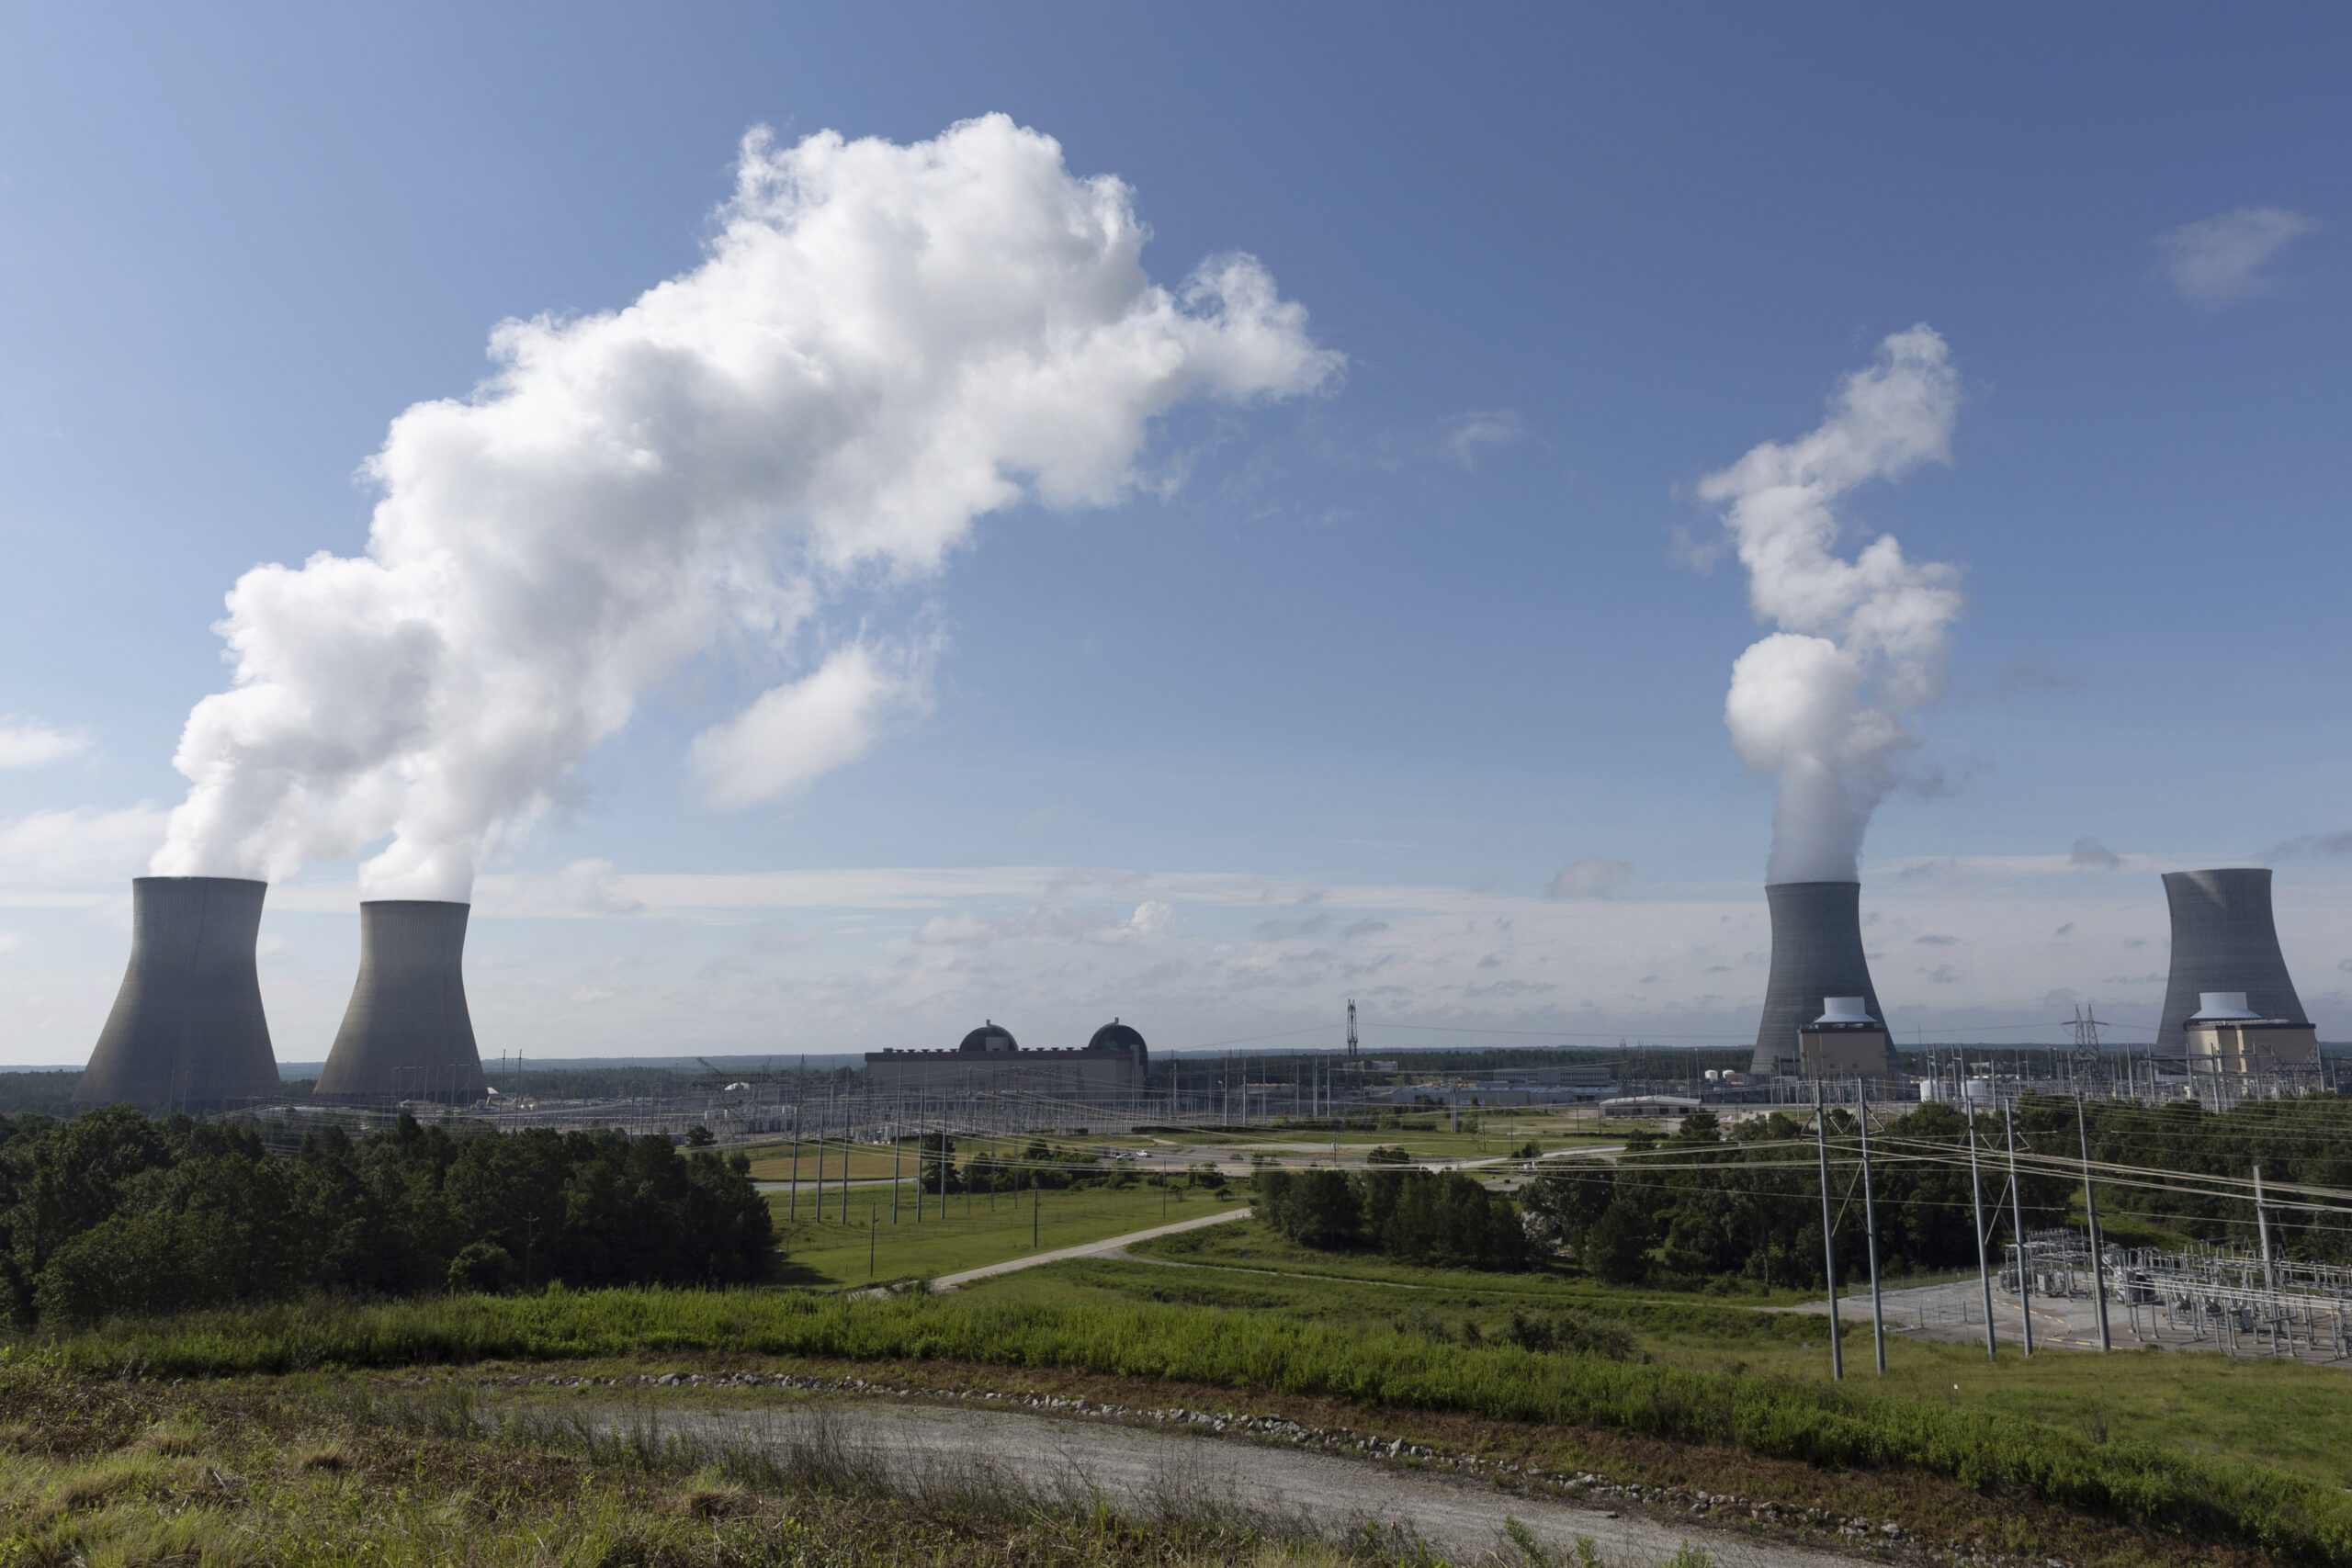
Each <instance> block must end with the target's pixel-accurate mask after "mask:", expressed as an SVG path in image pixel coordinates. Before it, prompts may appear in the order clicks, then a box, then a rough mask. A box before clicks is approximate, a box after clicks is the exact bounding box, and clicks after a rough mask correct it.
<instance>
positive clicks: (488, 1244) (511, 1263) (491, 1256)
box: [449, 1241, 522, 1296]
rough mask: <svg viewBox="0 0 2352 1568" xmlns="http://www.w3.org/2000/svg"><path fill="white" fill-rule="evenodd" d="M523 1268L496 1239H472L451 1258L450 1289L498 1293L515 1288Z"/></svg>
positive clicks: (490, 1293)
mask: <svg viewBox="0 0 2352 1568" xmlns="http://www.w3.org/2000/svg"><path fill="white" fill-rule="evenodd" d="M521 1275H522V1270H521V1269H517V1268H515V1259H514V1258H511V1257H510V1256H508V1254H507V1251H506V1249H505V1248H504V1247H501V1246H499V1245H498V1244H497V1243H496V1242H494V1241H469V1242H468V1243H466V1245H465V1246H463V1247H459V1248H458V1256H457V1257H455V1258H451V1259H449V1288H450V1289H451V1290H453V1291H471V1292H475V1293H477V1294H480V1295H491V1296H494V1295H497V1294H499V1293H501V1292H505V1291H511V1290H513V1289H514V1288H515V1281H516V1280H518V1279H519V1278H521Z"/></svg>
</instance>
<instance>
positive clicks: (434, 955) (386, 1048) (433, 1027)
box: [311, 898, 489, 1105]
mask: <svg viewBox="0 0 2352 1568" xmlns="http://www.w3.org/2000/svg"><path fill="white" fill-rule="evenodd" d="M470 912H471V907H470V906H469V905H465V904H455V903H448V902H444V901H442V900H438V899H426V898H379V899H374V900H371V901H369V902H368V903H364V904H362V905H360V906H359V979H358V981H357V983H356V984H355V985H354V986H353V987H351V1005H350V1006H349V1007H348V1008H346V1009H345V1010H344V1014H343V1027H342V1028H341V1029H339V1030H337V1031H335V1036H334V1049H333V1050H331V1051H329V1052H328V1053H327V1061H326V1066H324V1067H322V1068H321V1069H320V1071H319V1083H318V1088H317V1089H314V1090H312V1091H311V1099H313V1100H323V1101H326V1102H327V1103H329V1104H340V1105H369V1104H385V1103H389V1102H390V1101H394V1100H439V1101H442V1102H444V1103H457V1104H469V1103H471V1102H472V1101H474V1100H480V1099H481V1098H482V1096H483V1095H484V1094H486V1093H487V1092H489V1083H488V1080H486V1079H485V1078H484V1077H482V1071H481V1053H480V1052H479V1051H478V1050H476V1049H475V1046H474V1025H473V1019H472V1016H471V1015H470V1014H469V1012H468V1011H467V1010H466V978H465V955H466V918H467V916H468V915H469V913H470Z"/></svg>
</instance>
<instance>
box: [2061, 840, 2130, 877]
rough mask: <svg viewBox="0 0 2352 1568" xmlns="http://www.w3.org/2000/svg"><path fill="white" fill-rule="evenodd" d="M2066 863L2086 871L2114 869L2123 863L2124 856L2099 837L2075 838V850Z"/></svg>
mask: <svg viewBox="0 0 2352 1568" xmlns="http://www.w3.org/2000/svg"><path fill="white" fill-rule="evenodd" d="M2066 863H2067V864H2068V865H2071V866H2077V867H2080V868H2081V869H2082V870H2084V871H2113V870H2114V869H2115V868H2116V867H2117V866H2119V865H2121V864H2122V863H2123V857H2122V856H2121V855H2120V854H2117V853H2116V852H2114V851H2113V850H2110V849H2109V848H2108V847H2107V846H2106V845H2105V844H2102V843H2100V842H2099V841H2098V840H2097V839H2091V838H2083V839H2076V840H2075V852H2074V853H2072V854H2070V855H2068V856H2067V857H2066Z"/></svg>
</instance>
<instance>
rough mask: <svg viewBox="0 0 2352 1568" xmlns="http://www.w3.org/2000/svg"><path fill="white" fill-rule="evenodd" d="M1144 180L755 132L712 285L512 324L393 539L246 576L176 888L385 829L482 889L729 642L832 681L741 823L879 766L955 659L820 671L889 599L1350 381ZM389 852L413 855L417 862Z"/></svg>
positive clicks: (705, 763)
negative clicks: (818, 784) (759, 804)
mask: <svg viewBox="0 0 2352 1568" xmlns="http://www.w3.org/2000/svg"><path fill="white" fill-rule="evenodd" d="M1145 239H1146V231H1145V230H1144V227H1143V225H1142V223H1141V222H1140V220H1138V219H1137V217H1136V212H1135V208H1134V202H1133V198H1132V194H1131V193H1130V191H1129V190H1128V189H1127V187H1126V186H1125V185H1123V184H1121V183H1120V182H1119V181H1118V180H1116V179H1114V178H1111V177H1108V176H1095V177H1091V178H1080V177H1078V176H1076V175H1072V174H1071V173H1070V172H1069V170H1068V169H1067V168H1066V167H1065V165H1064V164H1063V162H1062V155H1061V149H1060V147H1059V146H1058V145H1057V143H1055V142H1054V141H1052V140H1051V139H1050V138H1047V137H1045V136H1042V135H1039V134H1038V133H1036V132H1035V131H1032V130H1023V129H1022V128H1020V127H1017V126H1015V125H1014V124H1013V123H1012V121H1011V120H1009V119H1006V118H1003V117H1001V116H990V117H987V118H980V119H975V120H969V121H966V122H964V123H962V124H960V125H957V126H956V127H954V128H953V129H951V130H948V131H946V132H945V133H944V134H943V135H941V136H940V137H939V138H937V139H936V140H934V141H926V142H921V143H918V144H915V145H912V146H899V145H895V144H892V143H890V142H887V141H876V140H868V141H843V140H842V138H841V137H839V136H836V135H833V134H831V133H830V132H827V133H821V134H819V135H815V136H811V137H809V138H808V139H807V140H805V141H800V142H799V143H797V145H794V146H790V147H779V146H777V145H775V144H774V143H773V142H772V141H770V139H769V138H768V136H767V135H766V134H765V133H764V132H755V133H754V134H752V135H751V136H749V137H747V138H746V139H745V141H744V142H743V146H742V150H741V160H740V162H739V164H738V166H737V174H736V188H735V193H734V196H733V197H732V198H731V199H730V200H729V202H728V203H727V204H726V205H725V206H724V207H723V208H722V209H720V211H719V213H718V236H717V237H716V238H715V239H714V240H713V241H712V242H711V243H710V246H709V251H708V254H707V257H706V259H705V260H704V261H703V262H702V264H701V265H698V266H696V267H695V268H694V269H693V270H692V271H690V272H687V273H685V274H684V275H682V276H678V277H675V278H673V279H671V280H670V281H668V282H666V283H663V284H661V285H660V286H658V287H656V288H651V289H650V290H648V291H647V292H646V293H645V294H643V295H642V296H640V297H639V299H637V300H636V301H635V302H634V303H632V304H630V305H628V306H627V307H626V308H624V309H622V310H611V311H605V312H601V313H598V314H594V315H589V316H583V317H578V318H571V319H562V320H559V319H556V318H552V317H544V316H543V317H539V318H537V319H534V320H531V321H507V322H504V323H503V324H502V325H501V326H499V327H498V328H497V329H496V331H495V332H494V333H492V344H491V346H492V355H493V358H494V359H495V361H496V364H497V369H496V372H495V373H494V374H493V375H492V378H490V379H489V380H488V381H487V382H486V383H484V384H483V385H482V386H481V388H480V389H478V390H477V391H476V392H475V393H474V395H473V396H471V397H470V398H467V399H464V400H457V399H447V400H439V401H435V402H426V403H419V404H417V405H415V406H414V407H413V408H411V409H409V410H408V411H407V412H404V413H402V414H401V416H400V417H399V418H398V419H396V420H395V421H393V423H392V426H391V430H390V434H389V436H388V437H387V438H386V440H385V442H384V445H383V446H382V448H381V449H380V450H379V451H378V452H377V453H376V455H375V456H374V457H371V458H370V459H368V464H367V468H366V471H367V473H368V477H369V478H370V479H372V480H373V481H374V482H375V483H376V485H377V486H378V487H379V490H380V491H381V499H380V501H379V503H378V504H377V507H376V510H375V513H374V517H373V519H372V522H371V524H370V527H369V533H368V550H367V554H366V555H365V556H363V557H360V558H338V557H335V556H332V555H326V554H320V555H316V556H313V557H311V558H310V559H309V560H308V561H306V562H304V563H303V564H302V565H301V566H300V567H286V566H265V567H260V568H257V569H255V570H253V571H250V572H248V573H246V574H245V576H244V577H243V578H242V579H240V580H239V581H238V582H237V584H236V586H235V588H234V589H233V590H232V592H230V594H229V598H228V606H229V615H228V618H227V620H226V621H225V622H224V623H223V624H222V628H221V629H222V632H223V635H224V636H225V637H227V639H228V643H229V648H230V652H231V655H232V659H233V660H234V663H235V667H236V675H235V682H234V684H233V686H232V689H231V690H229V691H227V692H224V693H221V694H217V695H214V696H210V697H207V698H205V699H204V700H203V701H202V702H201V703H199V704H198V705H197V707H196V709H195V711H194V712H193V713H192V714H191V715H190V716H189V718H188V723H187V730H186V732H185V733H184V735H183V737H182V739H181V742H180V747H179V751H178V754H177V756H176V757H175V765H176V766H177V767H178V768H179V769H180V771H181V772H182V773H185V774H186V775H187V777H188V779H189V780H190V781H191V788H190V791H189V794H188V798H187V803H186V804H185V805H183V806H182V807H180V808H179V809H178V810H177V811H175V813H174V814H173V818H172V825H171V832H170V837H169V840H168V841H167V843H166V844H165V846H164V849H163V850H162V851H161V852H159V853H158V854H157V856H156V857H155V861H154V869H155V870H157V871H158V872H162V873H166V874H223V875H244V876H268V877H278V876H283V875H285V874H288V873H289V872H290V871H291V870H292V869H293V868H294V867H295V866H296V865H297V864H299V863H301V862H302V861H304V860H305V859H311V858H322V857H324V858H340V857H344V856H348V855H353V854H356V853H360V852H363V851H365V850H367V849H368V848H369V847H371V846H375V845H379V844H380V845H381V846H382V847H381V848H380V849H379V851H378V852H376V853H375V854H374V855H373V857H372V858H370V859H369V860H368V861H367V862H366V863H365V864H364V865H363V866H362V867H361V871H360V880H361V886H362V888H363V891H364V892H365V893H366V894H367V895H368V896H370V897H445V898H462V897H467V896H468V894H469V890H470V887H471V886H472V882H473V877H474V874H475V871H476V868H477V867H478V865H479V864H480V863H481V859H482V857H483V855H484V854H485V853H487V852H490V851H491V850H492V848H493V847H494V846H495V845H496V844H497V843H498V841H499V840H501V838H502V837H503V836H507V835H510V834H512V833H513V832H514V831H515V830H516V829H518V828H519V827H521V826H523V825H525V824H527V823H528V822H530V821H531V820H532V819H533V818H536V817H537V815H539V814H540V813H541V812H543V811H544V810H545V809H546V808H547V807H548V805H549V804H550V803H551V802H552V801H553V800H554V799H555V798H556V797H557V795H559V793H560V790H561V789H562V787H563V784H564V781H565V779H566V778H567V776H568V775H569V774H570V773H571V770H572V769H573V768H574V767H575V766H576V765H577V764H578V763H579V762H580V761H581V760H582V758H583V757H585V756H586V755H587V753H588V752H589V751H590V750H592V749H594V747H595V746H596V745H597V744H599V743H600V742H601V741H603V740H605V739H607V738H608V737H610V736H612V735H613V734H614V733H616V731H617V730H619V729H620V728H622V727H623V726H624V725H626V724H627V723H628V720H629V718H630V716H631V715H632V714H633V713H634V711H635V710H636V707H637V705H638V704H639V700H640V699H641V697H642V696H643V694H644V693H645V692H646V691H647V690H648V688H649V687H650V686H651V685H652V684H653V683H655V682H658V681H660V680H662V678H663V677H665V676H666V675H668V674H669V673H671V672H672V671H674V670H676V669H677V668H678V667H679V666H680V665H681V664H682V663H684V661H686V660H690V659H694V658H695V657H697V656H699V655H702V654H705V653H706V652H707V651H709V650H711V649H727V650H729V651H730V652H733V653H735V654H737V655H738V656H739V657H741V659H742V660H744V661H745V662H747V663H749V664H750V665H752V667H754V668H758V667H760V666H763V665H766V664H774V665H775V666H777V667H779V668H780V669H781V670H785V671H795V670H806V669H808V667H809V665H810V664H813V665H814V666H815V669H814V671H813V672H812V673H805V674H799V675H797V677H796V678H792V679H786V680H784V681H782V682H779V683H777V684H776V686H775V690H773V691H771V692H769V693H767V694H765V695H763V696H761V697H759V698H757V699H756V700H755V701H753V702H752V703H751V704H750V705H749V706H748V707H747V708H746V709H745V710H744V711H743V712H742V713H741V715H739V716H737V717H736V718H734V719H732V720H729V721H728V722H726V723H722V724H720V725H719V726H718V727H716V728H714V729H712V730H711V731H710V732H709V733H708V734H707V735H706V736H705V737H704V738H703V739H702V741H701V742H700V743H699V744H698V745H697V747H696V749H695V757H694V762H695V767H696V769H697V771H698V772H699V773H701V776H702V779H703V782H704V784H705V785H706V787H707V789H708V791H709V793H710V795H711V797H712V798H713V799H714V800H716V801H718V802H720V803H722V804H743V803H748V802H752V801H755V800H762V799H767V798H771V797H773V796H775V795H777V794H779V793H782V792H786V791H789V790H791V789H792V788H794V787H796V786H797V785H798V784H803V783H805V782H806V781H807V780H808V779H809V778H811V777H813V776H815V775H816V774H817V773H820V772H822V771H823V770H824V769H825V768H827V767H829V766H839V765H841V764H842V763H843V762H847V761H854V760H855V759H856V758H857V757H859V756H862V755H864V754H865V751H866V750H868V749H869V748H870V747H871V745H872V744H873V739H874V735H875V732H876V725H877V724H878V723H879V722H880V720H881V718H882V717H883V716H885V715H886V714H887V713H888V711H889V710H890V709H891V707H892V706H894V705H904V704H905V703H907V702H910V701H913V700H916V699H917V698H918V697H919V694H920V689H921V682H920V679H919V673H920V662H921V652H922V650H921V649H900V648H891V647H888V646H876V644H875V643H874V642H872V641H870V640H869V639H867V638H865V637H860V638H859V639H858V640H857V641H856V642H855V643H854V644H852V645H849V646H846V647H839V646H837V647H834V648H832V649H830V650H828V649H824V648H822V647H821V646H820V647H819V648H818V649H814V650H813V652H811V650H809V649H807V648H806V647H805V645H806V644H807V643H808V642H809V641H811V640H814V641H816V642H818V643H820V645H821V643H822V641H823V638H822V637H820V636H819V635H818V633H817V626H818V623H817V621H816V619H815V617H816V616H817V615H818V613H819V612H820V610H821V609H822V608H823V607H824V606H825V605H826V604H828V603H830V602H832V601H833V600H835V599H836V598H838V597H839V596H840V595H841V594H842V593H843V592H846V591H849V590H851V589H853V588H858V587H865V588H880V589H888V588H889V587H891V586H892V585H899V584H906V583H910V582H912V581H917V580H920V579H922V578H923V577H925V576H926V575H928V574H930V573H932V572H933V571H935V570H937V569H938V568H939V566H940V564H941V562H942V561H943V559H944V558H945V557H946V555H947V554H948V553H949V552H950V551H951V550H953V549H954V548H956V547H957V546H958V545H960V544H962V543H963V542H964V541H965V540H966V539H967V537H968V536H969V534H970V531H971V527H972V524H973V522H974V520H975V519H976V518H978V517H979V516H981V515H983V514H986V513H990V512H993V511H997V510H1000V509H1002V508H1004V507H1007V506H1011V505H1012V504H1014V503H1016V502H1021V501H1023V500H1024V499H1032V498H1034V499H1035V500H1037V501H1040V502H1043V503H1045V504H1046V505H1048V506H1054V507H1065V508H1067V507H1079V506H1101V505H1107V504H1111V503H1114V502H1117V501H1119V500H1120V499H1121V498H1122V497H1123V496H1125V494H1126V493H1127V492H1128V491H1130V490H1131V489H1132V488H1133V486H1134V485H1135V484H1136V479H1137V464H1138V462H1139V461H1140V459H1141V457H1142V454H1143V450H1144V447H1145V443H1146V436H1147V433H1148V427H1149V424H1150V423H1151V421H1152V420H1153V419H1154V417H1155V416H1157V415H1159V414H1161V413H1163V412H1166V411H1168V410H1170V408H1172V407H1174V406H1175V405H1177V404H1179V403H1180V402H1182V401H1184V400H1190V399H1201V398H1207V399H1218V400H1227V401H1234V402H1247V401H1251V400H1261V399H1267V398H1282V397H1290V396H1295V395H1298V394H1301V393H1305V392H1308V391H1311V390H1313V389H1317V388H1318V387H1321V386H1324V385H1326V384H1328V383H1329V382H1330V381H1331V380H1333V378H1336V377H1337V375H1338V374H1339V371H1340V359H1339V357H1338V356H1337V355H1333V354H1330V353H1329V352H1326V351H1324V350H1321V349H1319V348H1317V346H1316V345H1315V344H1314V343H1313V341H1312V340H1311V339H1310V338H1309V336H1308V335H1307V331H1306V313H1305V311H1304V310H1302V309H1301V308H1300V307H1299V306H1298V305H1296V304H1295V303H1292V302H1290V301H1286V300H1284V299H1282V298H1281V297H1280V296H1279V295H1278V294H1277V292H1276V291H1275V288H1274V284H1273V280H1272V278H1271V277H1269V276H1267V274H1266V272H1265V270H1264V269H1263V268H1262V267H1261V266H1260V265H1258V264H1257V263H1256V262H1255V261H1254V260H1252V259H1250V257H1248V256H1243V255H1227V256H1223V257H1218V258H1216V259H1213V260H1211V261H1210V262H1208V263H1205V264H1204V265H1202V266H1201V267H1200V268H1199V269H1198V270H1196V271H1195V272H1194V273H1193V275H1192V276H1190V277H1189V278H1188V279H1187V280H1186V281H1185V283H1184V284H1183V285H1182V287H1181V288H1176V289H1173V290H1171V289H1169V288H1162V287H1160V286H1159V285H1157V284H1155V283H1153V282H1152V280H1151V278H1150V277H1149V276H1148V275H1147V274H1146V273H1145V271H1144V269H1143V265H1142V249H1143V244H1144V241H1145ZM387 839H389V842H386V841H385V840H387Z"/></svg>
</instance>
